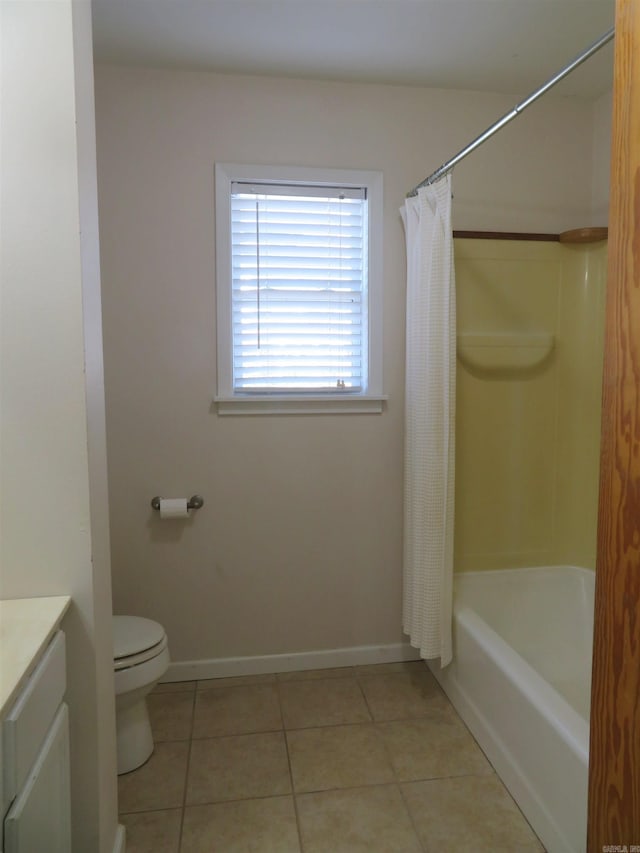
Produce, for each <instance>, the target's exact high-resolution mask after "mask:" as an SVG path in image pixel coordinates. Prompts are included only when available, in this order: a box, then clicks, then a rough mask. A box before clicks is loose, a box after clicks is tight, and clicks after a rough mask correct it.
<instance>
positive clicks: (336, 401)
mask: <svg viewBox="0 0 640 853" xmlns="http://www.w3.org/2000/svg"><path fill="white" fill-rule="evenodd" d="M216 256H217V261H216V298H217V333H218V393H217V396H216V402H217V404H218V411H219V412H220V413H221V414H237V413H241V414H242V413H245V414H256V413H261V412H296V413H309V412H314V411H317V412H354V411H357V412H379V411H381V409H382V401H383V399H384V397H383V395H382V393H381V392H382V334H381V331H382V312H381V302H382V293H381V291H382V285H381V277H382V174H381V173H379V172H368V171H367V172H365V171H344V170H335V169H331V170H324V169H306V168H305V169H303V168H280V167H258V166H240V165H235V164H229V163H218V164H217V165H216Z"/></svg>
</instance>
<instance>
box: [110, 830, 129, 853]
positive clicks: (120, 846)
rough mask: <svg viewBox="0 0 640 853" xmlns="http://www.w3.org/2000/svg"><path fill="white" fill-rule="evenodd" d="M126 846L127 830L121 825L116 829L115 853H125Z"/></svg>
mask: <svg viewBox="0 0 640 853" xmlns="http://www.w3.org/2000/svg"><path fill="white" fill-rule="evenodd" d="M126 846H127V844H126V830H125V828H124V826H123V825H122V824H121V823H119V824H118V828H117V829H116V837H115V839H114V842H113V853H125V849H126Z"/></svg>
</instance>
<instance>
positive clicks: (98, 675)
mask: <svg viewBox="0 0 640 853" xmlns="http://www.w3.org/2000/svg"><path fill="white" fill-rule="evenodd" d="M0 12H1V16H2V17H1V23H2V99H1V100H2V139H1V142H2V176H1V177H2V180H1V184H2V253H1V254H2V326H1V329H2V331H1V337H0V356H1V365H0V367H1V384H0V388H1V391H2V398H1V421H0V502H1V503H0V565H1V567H2V570H1V576H0V595H2V597H4V598H17V597H30V596H45V595H59V594H70V595H71V596H72V598H73V604H72V607H71V609H70V611H69V613H68V615H67V617H66V618H65V621H64V625H63V627H64V629H65V631H66V634H67V651H68V691H67V697H68V702H69V707H70V722H71V781H72V825H73V845H74V850H76V851H78V853H93V851H104V853H107V851H112V850H113V846H114V840H115V832H116V825H117V824H116V821H117V801H116V769H115V722H114V719H115V711H114V700H113V695H114V694H113V664H112V660H113V658H112V644H111V583H110V565H109V531H108V506H107V493H106V454H105V436H104V411H103V405H104V394H103V379H102V351H101V350H102V348H101V308H100V277H99V266H98V256H99V250H98V232H97V193H96V167H95V142H94V107H93V86H92V71H93V69H92V46H91V12H90V6H89V3H88V2H73V3H72V2H71V0H54V2H50V1H49V2H33V0H30V2H27V0H16V2H2V4H0Z"/></svg>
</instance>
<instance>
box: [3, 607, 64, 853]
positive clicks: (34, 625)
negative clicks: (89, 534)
mask: <svg viewBox="0 0 640 853" xmlns="http://www.w3.org/2000/svg"><path fill="white" fill-rule="evenodd" d="M69 603H70V599H69V597H68V596H56V597H50V598H23V599H15V600H6V601H0V722H1V737H0V806H1V808H2V824H3V832H2V836H1V837H0V853H42V851H46V853H69V851H70V850H71V811H70V791H69V712H68V708H67V705H66V703H65V701H64V694H65V690H66V654H65V637H64V633H63V631H61V630H60V623H61V621H62V617H63V616H64V614H65V612H66V610H67V608H68V606H69Z"/></svg>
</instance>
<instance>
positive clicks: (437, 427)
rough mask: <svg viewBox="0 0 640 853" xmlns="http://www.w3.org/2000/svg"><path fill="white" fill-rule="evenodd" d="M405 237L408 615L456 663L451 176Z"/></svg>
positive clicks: (411, 212) (414, 631) (426, 199)
mask: <svg viewBox="0 0 640 853" xmlns="http://www.w3.org/2000/svg"><path fill="white" fill-rule="evenodd" d="M401 215H402V219H403V222H404V226H405V235H406V242H407V321H406V323H407V342H406V399H405V450H404V541H403V546H404V553H403V614H402V621H403V627H404V631H405V633H407V634H408V635H409V639H410V642H411V645H412V646H414V648H417V649H419V650H420V655H421V657H422V658H424V659H433V658H439V659H440V666H441V667H444V666H446V665H447V664H448V663H450V661H451V657H452V648H451V611H452V592H453V516H454V480H455V397H456V388H455V376H456V374H455V370H456V302H455V273H454V265H453V233H452V231H451V176H450V175H447V176H445V177H444V178H442V179H440V180H439V181H437V182H436V183H434V184H432V185H431V186H427V187H423V188H422V189H420V190H418V195H417V197H413V198H408V199H407V200H406V202H405V205H404V207H403V208H402V210H401Z"/></svg>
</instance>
